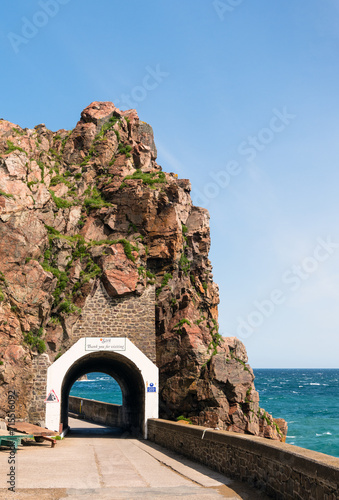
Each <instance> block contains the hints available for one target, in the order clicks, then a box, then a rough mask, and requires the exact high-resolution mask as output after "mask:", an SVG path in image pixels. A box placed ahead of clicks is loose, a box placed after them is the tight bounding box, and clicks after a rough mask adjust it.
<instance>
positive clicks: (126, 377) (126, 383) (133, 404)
mask: <svg viewBox="0 0 339 500" xmlns="http://www.w3.org/2000/svg"><path fill="white" fill-rule="evenodd" d="M91 372H101V373H105V374H106V375H109V376H110V377H112V378H113V379H115V380H116V381H117V382H118V384H119V386H120V389H121V393H122V412H121V417H122V418H121V428H122V429H124V430H128V431H129V432H131V433H133V434H140V433H143V428H144V415H145V388H144V383H143V378H142V375H141V372H140V370H139V368H138V367H137V366H136V365H135V364H134V363H133V362H132V361H131V360H130V359H128V358H126V357H125V356H122V355H121V354H119V353H116V352H102V351H100V352H92V353H89V354H87V355H85V356H83V357H81V358H79V359H78V360H77V361H75V362H74V363H73V364H72V366H71V367H70V368H69V369H68V371H67V372H66V374H65V376H64V379H63V382H62V388H61V415H60V417H61V423H62V429H63V430H66V429H67V428H68V427H69V424H68V411H69V394H70V391H71V388H72V386H73V384H74V382H76V380H78V379H79V377H82V376H83V375H85V374H87V373H91Z"/></svg>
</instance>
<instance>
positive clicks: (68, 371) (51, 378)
mask: <svg viewBox="0 0 339 500" xmlns="http://www.w3.org/2000/svg"><path fill="white" fill-rule="evenodd" d="M91 371H101V372H104V373H107V374H108V375H110V376H112V377H113V378H115V379H116V380H117V382H118V383H119V385H120V387H121V390H122V394H123V408H122V425H123V427H124V428H126V429H131V430H133V431H139V432H141V433H142V434H143V435H144V436H146V425H147V419H148V418H157V417H158V368H157V367H156V366H155V365H154V363H152V362H151V361H150V360H149V359H148V358H147V356H145V354H143V353H142V352H141V351H140V350H139V349H138V348H137V347H136V346H135V345H134V344H133V343H132V342H131V341H130V340H129V339H127V338H124V337H123V338H105V337H103V338H90V337H88V338H82V339H80V340H78V342H77V343H76V344H74V345H73V346H72V347H71V348H70V349H69V350H68V351H66V352H65V354H63V355H62V356H61V357H60V358H59V359H58V360H57V361H55V362H54V363H53V364H52V365H51V366H50V367H49V368H48V371H47V398H46V399H47V401H46V426H47V427H48V428H50V429H52V430H55V431H59V432H65V431H66V429H67V427H68V396H69V391H70V389H71V387H72V385H73V383H74V382H75V381H76V380H77V378H78V377H80V376H81V375H84V374H85V373H88V372H91Z"/></svg>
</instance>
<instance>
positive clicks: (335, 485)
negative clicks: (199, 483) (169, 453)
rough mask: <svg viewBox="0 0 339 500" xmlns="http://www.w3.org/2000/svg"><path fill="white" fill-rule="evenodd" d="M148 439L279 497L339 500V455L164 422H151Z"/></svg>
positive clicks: (232, 433)
mask: <svg viewBox="0 0 339 500" xmlns="http://www.w3.org/2000/svg"><path fill="white" fill-rule="evenodd" d="M147 429H148V439H149V440H150V441H153V442H155V443H157V444H160V445H161V446H164V447H166V448H168V449H170V450H173V451H176V452H178V453H181V454H182V455H184V456H186V457H189V458H191V459H193V460H195V461H197V462H200V463H203V464H204V465H207V466H208V467H210V468H211V469H214V470H216V471H218V472H221V473H223V474H226V475H227V476H230V477H233V478H237V479H240V480H241V481H246V482H249V483H250V484H252V485H253V486H255V487H257V488H260V489H262V490H263V491H265V492H266V493H267V494H268V495H270V496H272V498H275V499H278V500H305V499H306V498H307V499H308V500H337V499H338V498H339V459H338V458H335V457H331V456H329V455H324V454H323V453H317V452H314V451H310V450H306V449H303V448H299V447H297V446H293V445H288V444H285V443H280V442H277V441H271V440H268V439H264V438H259V437H255V436H249V435H240V434H236V433H234V432H227V431H215V430H211V429H207V430H206V428H204V427H200V426H199V427H198V426H195V425H183V424H180V423H176V422H168V421H165V420H156V419H150V420H148V422H147Z"/></svg>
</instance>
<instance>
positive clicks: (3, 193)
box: [0, 189, 14, 198]
mask: <svg viewBox="0 0 339 500" xmlns="http://www.w3.org/2000/svg"><path fill="white" fill-rule="evenodd" d="M0 196H5V198H14V196H13V195H12V194H8V193H5V191H2V190H1V189H0Z"/></svg>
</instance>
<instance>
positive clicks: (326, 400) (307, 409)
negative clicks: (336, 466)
mask: <svg viewBox="0 0 339 500" xmlns="http://www.w3.org/2000/svg"><path fill="white" fill-rule="evenodd" d="M253 371H254V375H255V381H254V384H255V388H256V390H257V391H258V392H259V396H260V406H261V407H262V408H265V410H266V411H267V412H268V413H270V414H271V415H273V416H274V417H276V418H278V417H280V418H284V419H285V420H286V421H287V423H288V432H287V439H286V442H287V443H289V444H294V445H296V446H301V447H302V448H307V449H309V450H314V451H320V452H322V453H326V454H327V455H332V456H334V457H339V370H338V369H333V370H331V369H318V368H317V369H279V370H277V369H255V370H253Z"/></svg>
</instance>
